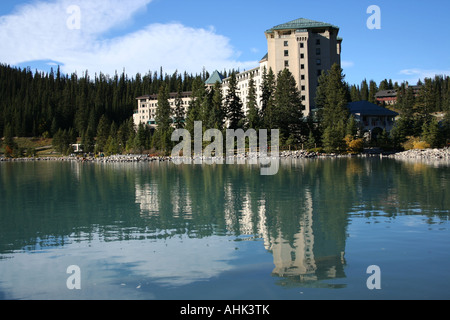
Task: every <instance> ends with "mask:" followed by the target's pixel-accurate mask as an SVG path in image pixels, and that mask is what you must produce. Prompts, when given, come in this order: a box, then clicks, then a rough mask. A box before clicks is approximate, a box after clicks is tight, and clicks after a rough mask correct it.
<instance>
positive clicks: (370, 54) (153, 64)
mask: <svg viewBox="0 0 450 320" xmlns="http://www.w3.org/2000/svg"><path fill="white" fill-rule="evenodd" d="M370 5H377V6H378V7H379V8H380V12H381V29H375V30H370V29H369V28H367V25H366V21H367V20H368V19H369V17H370V16H371V14H370V13H367V8H368V7H369V6H370ZM70 6H77V7H78V8H79V9H80V10H79V16H74V15H73V12H68V11H67V9H68V8H69V7H70ZM448 12H450V1H446V0H428V1H420V2H419V1H406V0H397V1H385V0H370V1H369V0H348V1H345V0H344V1H335V0H322V1H303V0H295V1H292V0H289V1H288V0H278V1H264V0H259V1H255V0H245V1H243V0H239V1H237V0H228V1H214V0H208V1H206V0H127V1H120V0H97V1H92V0H51V1H50V0H47V1H43V0H41V1H37V0H36V1H30V0H19V1H9V0H7V1H5V0H2V1H1V3H0V43H1V44H2V45H1V47H2V48H1V49H0V62H1V63H6V64H10V65H13V66H21V67H25V66H30V67H31V68H32V69H36V68H38V69H43V70H45V69H46V68H48V67H49V66H56V65H61V68H62V71H63V72H66V73H72V72H75V71H76V72H77V73H79V74H80V73H83V72H84V71H85V70H89V73H90V74H91V75H92V74H94V73H98V72H103V73H106V74H113V73H114V72H115V71H118V72H119V73H120V72H122V71H123V70H124V69H125V71H126V72H127V73H128V74H129V75H130V76H134V75H135V74H136V73H137V72H139V73H141V74H145V73H147V72H148V71H157V70H159V68H160V67H161V66H162V67H163V69H164V71H165V72H167V73H172V72H173V71H175V70H178V71H180V72H183V71H188V72H191V73H194V74H195V73H200V72H201V71H202V69H203V67H205V68H206V70H208V71H210V72H212V71H214V70H215V69H218V70H219V71H221V70H224V69H227V70H228V69H231V68H239V69H240V70H244V69H249V68H253V67H256V66H257V63H258V61H259V60H260V59H261V58H262V57H263V56H264V55H265V53H266V52H267V42H266V39H265V36H264V31H265V30H267V29H269V28H271V27H273V26H275V25H278V24H281V23H284V22H288V21H291V20H294V19H297V18H307V19H312V20H317V21H323V22H328V23H331V24H334V25H337V26H339V28H340V32H339V35H340V36H341V37H342V38H343V39H344V41H343V51H342V65H343V69H344V73H345V74H346V81H348V82H349V83H351V84H353V83H355V84H359V83H360V82H361V81H362V80H363V79H367V80H372V79H373V80H375V81H377V82H380V81H381V80H383V79H385V78H387V79H392V80H394V81H398V82H402V81H409V82H410V83H415V82H417V80H418V79H419V78H420V79H423V78H424V77H432V76H434V74H446V75H450V40H449V39H450V37H449V36H448V34H449V31H450V27H449V26H450V25H449V23H448V21H447V20H448V18H447V15H448ZM77 17H79V18H80V19H79V21H80V25H79V28H69V27H68V22H69V21H75V20H74V18H75V19H76V18H77Z"/></svg>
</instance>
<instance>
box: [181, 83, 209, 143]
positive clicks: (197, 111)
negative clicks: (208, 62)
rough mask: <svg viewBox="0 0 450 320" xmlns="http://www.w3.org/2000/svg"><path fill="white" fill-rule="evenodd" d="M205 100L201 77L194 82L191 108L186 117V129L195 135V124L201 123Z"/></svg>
mask: <svg viewBox="0 0 450 320" xmlns="http://www.w3.org/2000/svg"><path fill="white" fill-rule="evenodd" d="M204 98H205V85H204V82H203V81H202V80H201V78H200V77H196V78H195V79H194V80H193V82H192V99H191V101H190V102H189V107H188V111H187V115H186V126H185V128H186V129H187V130H188V131H189V132H190V133H191V135H193V134H194V122H195V121H200V119H201V111H202V104H203V100H204Z"/></svg>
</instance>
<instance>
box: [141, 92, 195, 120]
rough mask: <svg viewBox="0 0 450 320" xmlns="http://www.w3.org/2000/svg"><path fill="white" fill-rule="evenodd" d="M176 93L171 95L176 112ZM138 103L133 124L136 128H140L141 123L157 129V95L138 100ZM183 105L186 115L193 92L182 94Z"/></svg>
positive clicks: (172, 105) (171, 104)
mask: <svg viewBox="0 0 450 320" xmlns="http://www.w3.org/2000/svg"><path fill="white" fill-rule="evenodd" d="M176 95H177V94H176V93H171V94H170V99H169V103H170V106H171V108H172V110H173V111H175V100H176ZM136 100H137V102H138V108H137V110H135V111H134V114H133V122H134V124H135V126H139V125H140V124H141V123H145V124H147V125H150V126H151V127H156V119H155V117H156V108H157V107H158V96H157V95H146V96H142V97H138V98H136ZM181 100H182V105H183V106H184V112H185V115H186V114H187V110H188V107H189V102H190V101H191V100H192V98H191V92H183V93H182V99H181Z"/></svg>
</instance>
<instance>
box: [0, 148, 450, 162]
mask: <svg viewBox="0 0 450 320" xmlns="http://www.w3.org/2000/svg"><path fill="white" fill-rule="evenodd" d="M268 156H269V157H270V156H271V154H270V153H269V154H268ZM279 157H280V159H318V158H349V157H389V158H394V159H425V160H450V148H444V149H423V150H422V149H414V150H408V151H404V152H397V153H389V154H386V153H381V152H371V151H366V152H364V153H360V154H326V153H317V152H308V151H302V150H298V151H281V152H280V154H279ZM234 159H235V160H246V159H247V160H248V159H254V158H252V156H251V155H248V154H247V155H245V156H243V155H238V156H235V157H234ZM173 160H174V159H173V158H172V157H170V156H156V155H134V154H129V155H112V156H105V157H94V156H87V157H83V156H66V157H63V156H61V157H34V158H32V157H31V158H0V162H33V161H66V162H94V163H127V162H155V161H156V162H165V161H173ZM191 160H192V162H194V161H195V160H202V161H211V160H215V161H217V160H218V158H211V157H209V158H208V157H201V158H199V157H192V158H191ZM220 160H225V159H220Z"/></svg>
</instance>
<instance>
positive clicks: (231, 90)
mask: <svg viewBox="0 0 450 320" xmlns="http://www.w3.org/2000/svg"><path fill="white" fill-rule="evenodd" d="M237 91H238V88H237V79H236V73H235V72H233V73H232V74H231V77H230V81H229V83H228V92H227V95H226V97H225V108H226V110H227V119H228V121H229V125H228V128H229V129H238V128H242V127H243V123H242V120H243V119H244V112H243V110H242V102H241V99H240V98H239V96H238V94H237Z"/></svg>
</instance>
